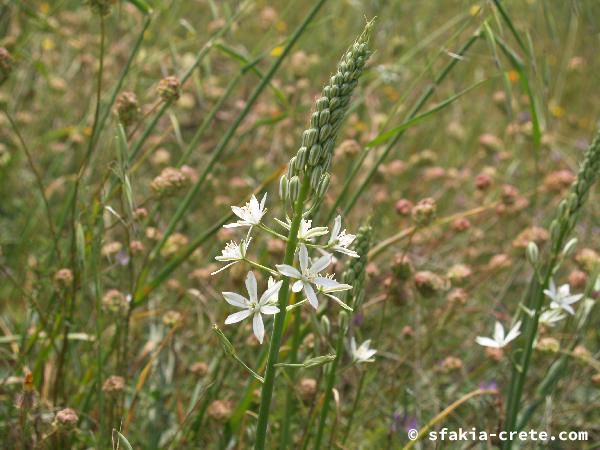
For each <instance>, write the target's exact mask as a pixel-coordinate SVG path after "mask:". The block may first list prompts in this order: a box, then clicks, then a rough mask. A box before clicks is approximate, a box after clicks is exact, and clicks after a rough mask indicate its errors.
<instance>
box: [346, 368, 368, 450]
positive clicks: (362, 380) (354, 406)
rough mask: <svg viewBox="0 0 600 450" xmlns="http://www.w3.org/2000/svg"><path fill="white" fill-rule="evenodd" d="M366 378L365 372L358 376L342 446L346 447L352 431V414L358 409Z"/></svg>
mask: <svg viewBox="0 0 600 450" xmlns="http://www.w3.org/2000/svg"><path fill="white" fill-rule="evenodd" d="M366 376H367V372H366V370H365V371H363V372H362V373H361V375H360V381H359V382H358V388H357V390H356V396H355V397H354V402H353V403H352V409H351V410H350V417H348V423H347V424H346V430H345V431H344V437H343V438H342V446H344V445H346V441H347V440H348V436H350V431H351V430H352V422H353V421H354V413H355V412H356V409H357V408H358V402H359V401H360V397H361V395H362V390H363V386H364V384H365V377H366Z"/></svg>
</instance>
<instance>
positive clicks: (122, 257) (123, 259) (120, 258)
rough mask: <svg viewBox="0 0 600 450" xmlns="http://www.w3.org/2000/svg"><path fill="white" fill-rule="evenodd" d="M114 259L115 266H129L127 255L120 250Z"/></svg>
mask: <svg viewBox="0 0 600 450" xmlns="http://www.w3.org/2000/svg"><path fill="white" fill-rule="evenodd" d="M115 259H116V261H117V264H119V265H120V266H126V265H127V264H129V254H128V253H127V252H126V251H124V250H121V251H120V252H119V253H117V255H116V256H115Z"/></svg>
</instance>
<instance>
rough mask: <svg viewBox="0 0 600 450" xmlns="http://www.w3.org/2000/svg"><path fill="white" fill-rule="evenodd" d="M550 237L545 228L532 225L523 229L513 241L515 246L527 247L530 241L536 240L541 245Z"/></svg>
mask: <svg viewBox="0 0 600 450" xmlns="http://www.w3.org/2000/svg"><path fill="white" fill-rule="evenodd" d="M549 238H550V234H549V233H548V231H546V230H545V229H544V228H541V227H530V228H525V229H524V230H523V231H521V232H520V233H519V234H518V235H517V237H516V238H515V239H514V240H513V241H512V245H513V247H515V248H522V249H525V248H527V246H528V245H529V243H530V242H535V243H536V244H537V245H541V244H543V243H544V242H546V241H547V240H548V239H549Z"/></svg>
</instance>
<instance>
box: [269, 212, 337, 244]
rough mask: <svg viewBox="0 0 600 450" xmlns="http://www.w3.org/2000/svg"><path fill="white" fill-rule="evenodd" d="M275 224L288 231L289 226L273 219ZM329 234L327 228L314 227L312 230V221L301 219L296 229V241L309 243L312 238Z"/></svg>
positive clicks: (287, 223)
mask: <svg viewBox="0 0 600 450" xmlns="http://www.w3.org/2000/svg"><path fill="white" fill-rule="evenodd" d="M275 220H276V221H277V223H279V225H281V226H282V227H283V228H285V229H286V230H288V231H290V228H291V224H290V223H289V222H284V221H283V220H279V219H277V218H275ZM328 232H329V230H328V229H327V227H315V228H312V220H307V219H301V220H300V227H299V228H298V240H299V241H301V242H302V241H304V242H311V241H312V240H313V239H314V238H316V237H319V236H324V235H326V234H327V233H328Z"/></svg>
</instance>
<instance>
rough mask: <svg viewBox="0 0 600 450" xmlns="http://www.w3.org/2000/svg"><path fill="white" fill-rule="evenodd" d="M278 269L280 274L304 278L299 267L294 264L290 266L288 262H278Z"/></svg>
mask: <svg viewBox="0 0 600 450" xmlns="http://www.w3.org/2000/svg"><path fill="white" fill-rule="evenodd" d="M275 267H277V270H278V271H279V273H280V274H282V275H285V276H286V277H290V278H302V274H301V273H300V272H298V269H296V268H295V267H292V266H288V265H287V264H277V265H276V266H275Z"/></svg>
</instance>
